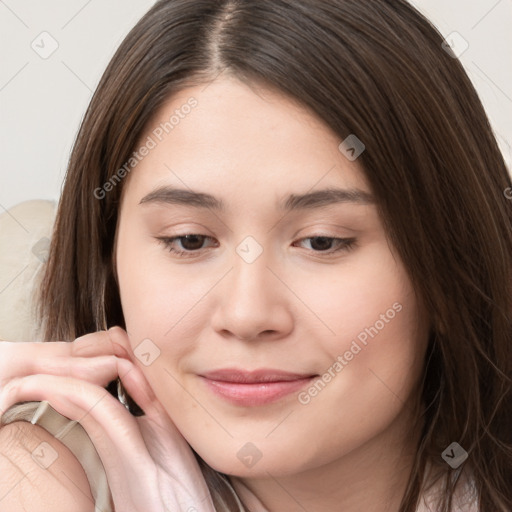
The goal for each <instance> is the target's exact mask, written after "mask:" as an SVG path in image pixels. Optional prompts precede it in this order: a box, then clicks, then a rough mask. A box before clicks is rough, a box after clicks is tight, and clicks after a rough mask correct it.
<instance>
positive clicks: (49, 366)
mask: <svg viewBox="0 0 512 512" xmlns="http://www.w3.org/2000/svg"><path fill="white" fill-rule="evenodd" d="M134 367H135V365H134V364H133V363H132V362H131V361H129V360H128V359H123V358H119V357H116V356H113V355H109V356H99V357H94V358H91V357H82V358H78V357H74V358H70V357H63V356H61V357H50V356H48V355H45V356H44V357H40V358H38V359H37V360H36V361H30V362H25V364H19V365H16V366H11V370H10V371H9V372H1V373H0V386H3V385H5V384H6V383H7V382H9V381H10V380H11V379H13V378H17V377H24V376H27V375H34V374H49V375H60V376H63V377H75V378H78V379H82V380H86V381H88V382H92V383H95V384H98V385H99V386H102V387H104V386H106V385H107V384H108V383H109V382H110V381H112V380H114V379H116V378H117V376H118V375H124V374H126V373H128V372H129V371H130V370H131V369H132V368H134Z"/></svg>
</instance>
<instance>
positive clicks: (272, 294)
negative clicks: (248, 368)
mask: <svg viewBox="0 0 512 512" xmlns="http://www.w3.org/2000/svg"><path fill="white" fill-rule="evenodd" d="M274 267H275V266H274V265H272V262H271V261H269V258H267V257H266V255H265V252H264V253H263V254H262V255H261V256H260V257H259V258H257V259H256V261H253V262H252V263H248V262H246V261H244V260H243V259H242V258H240V257H238V255H235V258H234V261H233V267H232V268H231V270H230V272H229V273H228V274H227V275H226V277H225V279H223V280H222V285H221V286H218V287H216V288H217V295H216V307H215V311H214V313H213V315H212V326H213V329H214V330H215V331H216V332H218V333H220V334H221V335H222V336H225V337H229V336H231V337H233V338H236V339H239V340H242V341H252V340H254V341H257V340H270V339H279V338H282V337H286V336H287V335H288V334H289V333H290V332H291V330H292V329H293V317H292V311H291V310H290V305H291V304H290V303H289V301H290V300H291V297H290V292H289V291H288V289H287V288H286V286H285V285H284V284H283V283H282V282H281V281H280V279H279V278H277V277H276V274H279V269H278V268H274ZM219 284H220V283H219Z"/></svg>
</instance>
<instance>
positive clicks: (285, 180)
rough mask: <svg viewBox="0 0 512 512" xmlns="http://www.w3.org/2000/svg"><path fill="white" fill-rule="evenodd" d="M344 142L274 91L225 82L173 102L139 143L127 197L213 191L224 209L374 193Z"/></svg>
mask: <svg viewBox="0 0 512 512" xmlns="http://www.w3.org/2000/svg"><path fill="white" fill-rule="evenodd" d="M340 142H341V139H340V138H339V137H338V136H337V135H336V134H335V133H333V132H332V130H330V129H329V128H328V127H327V126H326V125H325V124H324V123H323V122H322V120H321V119H319V118H318V117H316V116H315V115H314V114H312V113H310V112H309V111H308V110H307V109H306V108H304V107H302V106H300V105H298V104H297V103H296V102H295V101H293V100H292V99H290V98H288V97H286V96H284V95H282V94H280V93H278V92H276V91H272V90H270V89H264V88H258V89H256V88H253V87H249V86H247V85H245V84H243V83H241V82H239V81H238V80H236V79H232V78H223V79H218V80H216V81H214V82H212V83H210V84H206V85H204V84H203V85H200V86H194V87H189V88H186V89H183V90H181V91H180V92H179V93H177V94H175V95H174V96H172V97H171V98H169V99H168V100H167V101H166V102H165V103H164V104H163V105H162V106H161V107H160V108H159V109H158V111H157V112H156V113H155V114H154V116H153V118H152V119H151V120H150V122H149V123H148V124H147V126H146V129H145V130H144V133H143V134H142V136H141V137H140V139H139V144H138V145H137V147H138V148H142V147H143V146H144V145H145V146H147V147H150V149H149V150H146V151H144V153H145V155H144V156H143V157H142V158H141V159H140V161H139V162H138V163H137V165H136V166H135V167H134V169H133V171H132V172H131V173H130V179H129V180H128V181H129V184H128V183H126V184H125V186H126V187H127V188H128V189H129V190H128V191H127V193H129V194H130V195H133V194H136V195H137V196H138V197H139V200H140V199H141V198H142V197H143V196H145V195H147V194H148V193H149V192H150V190H154V189H155V188H157V187H162V186H166V185H172V186H173V187H175V188H176V187H179V188H181V189H187V188H190V189H194V190H202V191H215V195H217V196H220V197H222V198H225V201H224V202H226V201H227V202H228V203H229V200H230V199H231V200H235V199H238V200H239V201H240V202H241V204H244V201H246V204H248V203H247V200H248V199H249V198H252V199H254V198H255V197H259V198H260V199H262V198H263V197H268V196H270V197H271V198H272V200H275V201H277V199H278V198H280V197H281V196H283V194H285V193H288V194H289V193H290V192H296V193H299V192H300V193H304V192H306V191H314V190H315V189H318V188H322V189H324V188H332V187H343V188H346V189H360V190H363V191H366V192H368V193H369V188H368V186H367V184H366V180H365V177H364V174H363V172H362V170H361V168H360V166H359V165H358V163H357V162H351V161H349V160H348V159H347V158H346V157H345V156H344V155H343V154H342V152H340V150H339V148H338V146H339V144H340Z"/></svg>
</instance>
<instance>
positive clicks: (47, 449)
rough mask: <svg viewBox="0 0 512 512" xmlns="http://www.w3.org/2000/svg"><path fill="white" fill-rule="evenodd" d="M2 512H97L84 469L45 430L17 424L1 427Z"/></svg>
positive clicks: (0, 510) (0, 503)
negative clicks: (49, 511) (50, 511)
mask: <svg viewBox="0 0 512 512" xmlns="http://www.w3.org/2000/svg"><path fill="white" fill-rule="evenodd" d="M0 475H1V477H0V512H16V511H18V510H19V511H25V512H43V511H47V510H52V511H53V512H60V511H63V512H64V511H66V512H67V511H69V510H73V511H76V512H94V499H93V497H92V495H91V490H90V487H89V483H88V480H87V476H86V474H85V471H84V469H83V468H82V466H81V465H80V463H79V462H78V460H77V459H76V457H75V456H74V455H73V453H72V452H71V451H70V450H69V449H68V447H67V446H65V445H64V444H63V443H61V442H60V441H59V440H58V439H56V438H55V437H53V436H52V435H51V434H50V433H49V432H47V431H46V430H45V429H44V428H42V427H40V426H38V425H32V424H31V423H28V422H26V421H16V422H14V423H10V424H8V425H5V426H3V427H2V428H0Z"/></svg>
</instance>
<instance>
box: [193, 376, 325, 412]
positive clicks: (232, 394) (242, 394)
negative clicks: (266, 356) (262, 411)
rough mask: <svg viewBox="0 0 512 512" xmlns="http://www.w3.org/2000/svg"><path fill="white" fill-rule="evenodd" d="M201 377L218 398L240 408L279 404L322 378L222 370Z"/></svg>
mask: <svg viewBox="0 0 512 512" xmlns="http://www.w3.org/2000/svg"><path fill="white" fill-rule="evenodd" d="M199 377H200V378H201V379H202V380H203V382H204V383H205V384H206V386H207V387H208V389H209V390H210V391H211V392H212V393H214V394H215V395H216V396H219V397H221V398H223V399H225V400H227V401H228V402H231V403H233V404H235V405H238V406H243V407H254V406H258V405H265V404H270V403H273V402H277V401H279V400H281V399H282V398H284V397H286V396H287V395H290V394H291V393H294V392H297V391H299V390H300V389H302V388H303V387H305V386H307V385H308V384H310V382H311V381H312V380H313V379H314V378H315V377H318V375H316V374H315V375H313V374H299V373H290V372H283V371H281V370H274V369H259V370H252V371H248V370H237V369H222V370H215V371H212V372H207V373H204V374H201V375H199Z"/></svg>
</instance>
